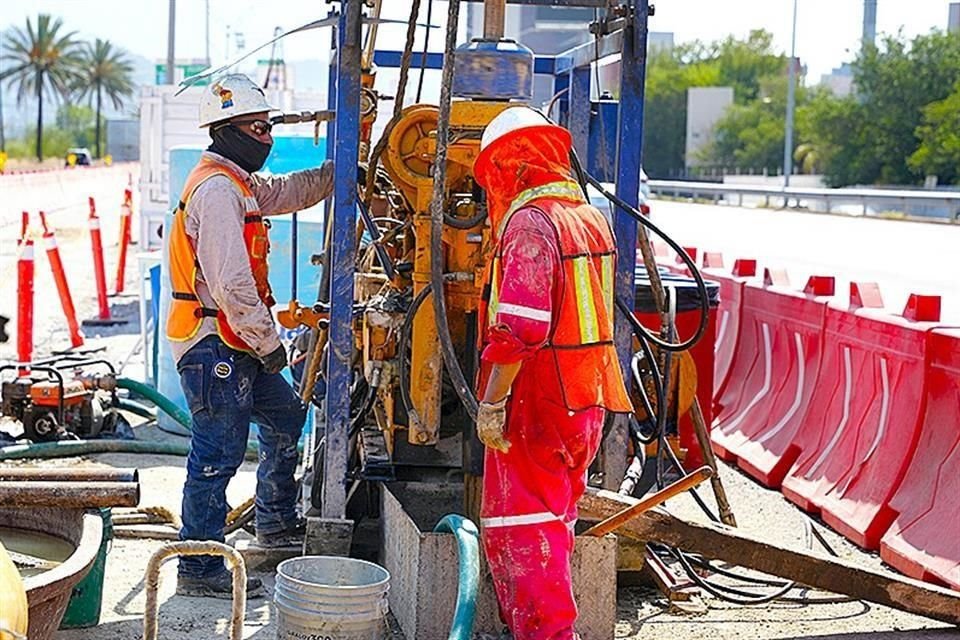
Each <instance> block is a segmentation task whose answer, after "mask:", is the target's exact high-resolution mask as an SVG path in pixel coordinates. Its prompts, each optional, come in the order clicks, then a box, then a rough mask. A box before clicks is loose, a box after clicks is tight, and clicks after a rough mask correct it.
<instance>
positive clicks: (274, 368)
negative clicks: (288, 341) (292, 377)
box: [260, 345, 287, 373]
mask: <svg viewBox="0 0 960 640" xmlns="http://www.w3.org/2000/svg"><path fill="white" fill-rule="evenodd" d="M260 362H262V363H263V370H264V371H265V372H266V373H280V372H281V371H283V368H284V367H285V366H287V350H286V349H284V348H283V345H280V346H279V347H277V348H276V349H274V350H273V351H271V352H270V353H268V354H267V355H265V356H263V357H262V358H261V359H260Z"/></svg>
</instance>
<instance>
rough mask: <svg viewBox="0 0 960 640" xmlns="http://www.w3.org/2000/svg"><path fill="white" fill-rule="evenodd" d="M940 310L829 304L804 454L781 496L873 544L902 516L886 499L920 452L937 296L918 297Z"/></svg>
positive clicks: (921, 302)
mask: <svg viewBox="0 0 960 640" xmlns="http://www.w3.org/2000/svg"><path fill="white" fill-rule="evenodd" d="M911 298H912V300H913V301H914V302H913V303H912V305H908V307H910V306H913V307H914V308H919V309H921V310H923V309H924V308H926V307H928V306H929V307H931V309H930V310H935V311H936V312H937V314H936V315H926V316H925V315H916V316H915V317H916V318H917V320H920V321H923V322H914V321H913V320H910V319H907V318H905V317H902V316H894V315H888V314H884V313H882V312H880V311H878V310H871V309H854V310H852V311H851V310H850V309H845V308H842V307H839V306H831V307H830V308H828V309H827V317H826V324H825V327H824V333H823V339H824V346H823V349H824V351H823V359H822V361H821V365H820V375H819V376H818V378H817V393H818V395H817V396H816V397H815V398H814V399H813V400H812V401H811V402H810V409H809V411H808V412H807V414H806V416H805V417H804V421H803V430H802V431H803V436H804V437H803V445H801V446H802V451H803V453H802V454H801V456H800V458H798V459H797V462H796V463H795V464H794V466H793V467H792V468H791V469H790V471H789V473H788V474H787V476H786V478H784V481H783V486H782V491H783V495H784V496H786V497H787V499H789V500H790V501H791V502H794V503H796V504H797V505H799V506H800V507H802V508H803V509H805V510H807V511H812V512H822V514H823V518H824V521H825V522H826V523H827V524H829V525H830V526H831V527H833V528H834V529H836V530H837V531H839V532H840V533H842V534H843V535H844V536H846V537H847V538H849V539H850V540H852V541H853V542H855V543H856V544H858V545H860V546H861V547H864V548H867V549H876V548H878V546H879V543H880V537H881V536H882V535H883V533H884V532H885V531H886V530H887V528H888V527H889V526H890V524H891V523H892V522H893V519H894V516H895V514H894V513H893V511H892V510H891V509H890V508H889V506H888V502H889V500H890V498H891V497H892V496H893V493H894V491H895V490H896V489H897V487H898V486H899V484H900V482H901V481H902V480H903V476H904V474H905V473H906V470H907V465H908V463H909V461H910V459H911V457H912V455H913V451H914V449H915V448H916V444H917V440H918V437H919V433H920V418H921V416H922V412H923V403H924V369H925V357H926V349H927V334H928V332H929V331H930V329H932V328H933V325H931V324H930V322H935V321H937V320H939V302H938V301H937V302H936V303H935V304H932V305H931V304H930V299H928V298H925V297H923V296H911Z"/></svg>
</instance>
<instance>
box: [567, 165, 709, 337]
mask: <svg viewBox="0 0 960 640" xmlns="http://www.w3.org/2000/svg"><path fill="white" fill-rule="evenodd" d="M577 162H578V163H579V159H578V160H577ZM581 172H582V173H581V174H579V175H578V178H579V177H581V176H582V178H583V180H585V181H586V182H587V183H589V184H591V185H593V186H594V187H596V189H597V190H598V191H599V192H600V193H601V195H603V197H605V198H606V199H607V200H609V201H610V202H612V203H613V204H615V205H617V206H618V207H620V208H621V209H623V210H624V211H626V212H627V213H628V214H629V215H630V216H631V217H632V218H634V219H636V220H637V222H639V223H640V224H642V225H643V226H645V227H646V228H647V229H649V230H650V231H653V232H654V233H655V234H656V235H658V236H660V237H661V238H663V240H664V241H665V242H666V243H667V244H668V245H669V246H670V248H672V249H673V250H674V251H675V252H676V253H677V255H678V256H680V258H681V260H682V261H683V263H684V264H685V265H686V266H687V269H689V271H690V275H691V276H692V277H693V279H694V280H695V281H696V283H697V293H698V295H699V297H700V322H699V324H698V325H697V330H696V331H695V332H694V334H693V335H692V336H691V337H690V338H688V339H687V340H684V341H683V342H680V343H674V342H668V341H664V340H661V339H660V338H659V337H658V336H656V335H654V334H653V332H651V331H650V330H649V329H647V328H646V327H644V326H643V325H642V324H640V322H639V321H638V320H636V319H635V318H634V321H635V323H634V322H631V324H634V328H635V329H636V328H637V325H639V330H640V331H642V332H643V334H644V335H646V336H647V339H648V340H650V342H652V343H654V344H655V345H657V346H658V347H660V348H661V349H666V350H667V351H686V350H687V349H689V348H690V347H692V346H693V345H695V344H696V343H697V342H699V341H700V339H701V338H703V336H704V334H705V333H706V332H707V327H708V326H709V324H710V299H709V297H708V292H707V284H706V282H704V281H703V276H702V275H701V274H700V270H699V269H698V268H697V264H696V262H694V261H693V260H692V259H691V258H690V256H688V255H687V252H686V251H684V250H683V248H682V247H681V246H680V245H678V244H677V243H676V242H674V241H673V239H672V238H671V237H670V236H668V235H667V234H666V233H664V232H663V231H662V230H661V229H660V227H658V226H657V225H655V224H654V223H653V222H651V221H650V220H649V219H648V218H647V217H646V216H645V215H643V214H642V213H640V212H639V211H638V210H637V209H636V208H635V207H632V206H631V205H629V204H627V203H626V202H624V201H623V200H622V199H620V198H618V197H617V196H616V195H614V194H612V193H610V192H609V191H607V189H606V187H604V186H603V183H602V182H600V181H599V180H597V179H596V178H594V177H593V176H591V175H590V174H589V173H587V172H586V171H583V170H582V167H581ZM617 305H618V307H620V310H621V311H623V312H624V313H625V314H626V313H627V312H626V311H624V308H623V307H625V306H626V305H623V304H621V303H620V301H619V300H618V301H617ZM629 315H630V316H632V315H633V314H632V313H630V314H629Z"/></svg>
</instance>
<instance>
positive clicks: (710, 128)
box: [686, 87, 733, 167]
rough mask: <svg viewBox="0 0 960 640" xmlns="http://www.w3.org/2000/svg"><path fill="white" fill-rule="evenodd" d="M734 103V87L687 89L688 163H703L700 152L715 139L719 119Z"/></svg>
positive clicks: (692, 164)
mask: <svg viewBox="0 0 960 640" xmlns="http://www.w3.org/2000/svg"><path fill="white" fill-rule="evenodd" d="M732 104H733V87H691V88H689V89H687V149H686V165H687V166H688V167H696V166H699V165H701V164H703V163H702V162H701V161H700V158H699V155H700V152H701V151H702V150H703V148H704V147H706V146H707V145H708V144H709V143H710V142H711V141H712V140H713V132H714V128H715V127H716V124H717V121H718V120H719V119H720V118H721V117H722V116H723V113H724V112H725V111H726V110H727V108H728V107H729V106H730V105H732Z"/></svg>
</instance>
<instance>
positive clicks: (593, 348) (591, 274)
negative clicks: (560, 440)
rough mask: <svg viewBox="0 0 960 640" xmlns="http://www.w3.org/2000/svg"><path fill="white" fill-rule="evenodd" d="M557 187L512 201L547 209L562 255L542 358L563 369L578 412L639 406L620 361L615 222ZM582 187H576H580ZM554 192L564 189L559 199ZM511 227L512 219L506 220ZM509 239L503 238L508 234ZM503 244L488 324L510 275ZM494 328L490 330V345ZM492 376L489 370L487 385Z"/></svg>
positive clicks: (562, 379)
mask: <svg viewBox="0 0 960 640" xmlns="http://www.w3.org/2000/svg"><path fill="white" fill-rule="evenodd" d="M564 184H565V183H561V185H559V186H560V188H558V189H557V190H556V192H554V191H553V190H552V188H551V187H550V185H547V186H546V187H541V188H538V189H537V190H535V191H531V192H525V195H524V194H522V195H523V197H521V198H518V199H517V204H516V206H511V208H510V214H511V215H512V214H513V213H515V212H516V211H518V210H519V209H520V208H522V207H523V206H530V207H533V208H535V209H537V210H538V211H540V212H542V214H543V215H544V218H545V219H546V220H547V221H548V222H549V223H550V225H551V226H552V227H553V230H554V232H555V233H556V238H557V243H558V245H557V248H558V250H559V253H560V265H559V267H560V268H559V272H558V273H557V277H556V280H555V283H554V285H553V296H554V305H553V310H552V313H551V327H550V334H549V337H548V339H547V343H546V345H545V346H544V348H543V349H542V350H540V351H539V352H538V354H537V355H535V356H534V358H535V359H536V361H537V362H539V363H541V364H542V363H546V362H550V363H552V365H553V366H554V367H555V368H556V372H557V377H558V380H559V387H558V393H559V394H560V395H561V396H562V400H563V403H564V404H565V405H566V407H567V408H568V409H569V410H571V411H580V410H583V409H587V408H589V407H603V408H604V409H606V410H608V411H613V412H630V411H632V409H633V408H632V406H631V403H630V398H629V396H628V394H627V391H626V387H625V385H624V381H623V376H622V373H621V369H620V366H619V362H618V360H617V352H616V349H615V348H614V344H613V338H614V332H613V317H614V316H613V313H614V304H613V303H614V295H615V292H614V284H615V282H614V270H615V264H616V244H615V242H614V237H613V231H612V229H611V228H610V224H609V222H608V221H607V220H606V219H605V218H604V217H603V215H602V214H601V213H600V212H599V211H597V210H596V209H595V208H594V207H591V206H589V205H588V204H586V203H585V202H583V201H582V198H578V197H577V193H579V192H572V191H571V190H569V189H566V188H563V186H564ZM574 186H576V185H574ZM553 193H559V194H560V195H559V196H558V197H554V196H553ZM500 228H501V229H505V228H506V227H505V225H501V227H500ZM501 237H502V236H501ZM501 252H502V248H501V247H497V250H496V252H495V253H494V257H493V259H492V260H491V265H490V269H489V272H488V278H489V280H488V282H487V286H485V287H484V289H485V291H487V292H489V297H488V298H487V301H486V303H487V310H486V320H487V327H486V328H487V329H489V328H490V327H492V326H494V325H495V324H496V319H497V312H498V311H501V309H498V307H499V302H500V300H499V297H500V292H501V291H502V283H501V282H500V280H501V279H502V278H503V273H502V270H501V267H502V265H501V264H500V261H501V259H502V253H501ZM488 337H489V333H488V332H487V331H486V330H485V331H484V332H483V334H482V343H483V345H482V346H483V347H485V346H486V344H487V339H488ZM483 380H484V378H483V375H482V374H481V390H482V388H483V385H484V384H485V383H484V382H483Z"/></svg>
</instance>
